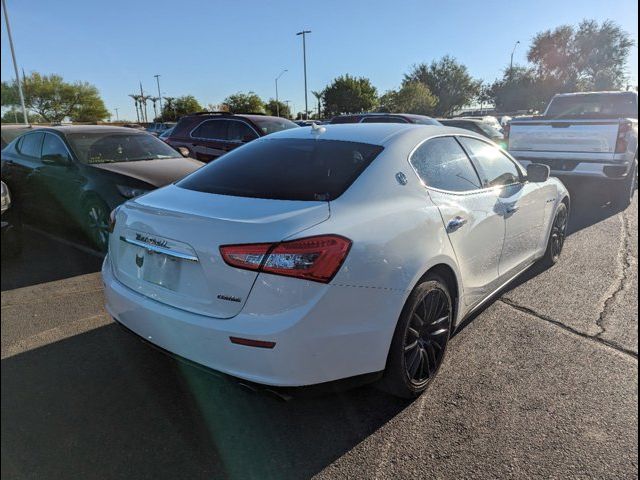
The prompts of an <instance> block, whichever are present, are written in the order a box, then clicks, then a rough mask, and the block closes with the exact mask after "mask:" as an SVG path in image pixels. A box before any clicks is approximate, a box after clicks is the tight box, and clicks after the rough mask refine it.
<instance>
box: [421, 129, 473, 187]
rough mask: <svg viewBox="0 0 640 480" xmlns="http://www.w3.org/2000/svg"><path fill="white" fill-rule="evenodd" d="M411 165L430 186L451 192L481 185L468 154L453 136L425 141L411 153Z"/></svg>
mask: <svg viewBox="0 0 640 480" xmlns="http://www.w3.org/2000/svg"><path fill="white" fill-rule="evenodd" d="M411 165H413V168H415V170H416V173H417V174H418V176H419V177H420V179H421V180H422V181H423V182H424V184H425V185H427V186H429V187H433V188H437V189H439V190H446V191H449V192H467V191H470V190H478V189H480V188H482V187H481V185H482V184H481V183H480V178H479V177H478V174H477V173H476V170H475V168H474V167H473V165H472V163H471V161H470V160H469V157H467V154H466V153H465V152H464V150H463V149H462V147H460V144H459V143H458V142H456V140H455V138H453V137H438V138H434V139H432V140H428V141H426V142H425V143H423V144H422V145H420V146H419V147H418V148H417V150H416V151H415V152H413V154H412V155H411Z"/></svg>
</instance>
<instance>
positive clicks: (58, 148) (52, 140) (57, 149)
mask: <svg viewBox="0 0 640 480" xmlns="http://www.w3.org/2000/svg"><path fill="white" fill-rule="evenodd" d="M47 155H60V156H61V157H62V158H64V159H65V160H67V161H71V159H70V158H69V151H68V150H67V147H65V145H64V143H62V140H60V139H59V138H58V137H57V136H55V135H52V134H51V133H47V134H46V135H45V136H44V142H43V143H42V156H43V157H44V156H47Z"/></svg>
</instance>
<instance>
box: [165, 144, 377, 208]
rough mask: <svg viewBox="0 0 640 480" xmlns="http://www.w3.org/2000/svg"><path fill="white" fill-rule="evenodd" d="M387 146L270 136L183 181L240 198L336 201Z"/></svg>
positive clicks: (198, 188)
mask: <svg viewBox="0 0 640 480" xmlns="http://www.w3.org/2000/svg"><path fill="white" fill-rule="evenodd" d="M382 150H383V147H380V146H378V145H370V144H367V143H356V142H342V141H337V140H314V139H293V138H265V139H263V140H258V141H254V142H251V143H248V144H246V145H244V146H242V147H240V148H237V149H235V150H233V151H231V152H229V153H227V154H226V155H224V156H223V157H222V158H220V159H219V160H216V161H214V162H212V163H210V164H208V165H207V166H205V167H203V168H201V169H200V170H198V171H197V172H195V173H194V174H192V175H189V176H188V177H187V178H185V179H184V180H182V181H180V182H178V183H177V185H178V186H179V187H182V188H186V189H189V190H196V191H198V192H207V193H217V194H220V195H233V196H237V197H254V198H269V199H277V200H307V201H330V200H334V199H336V198H338V197H339V196H340V195H342V193H343V192H344V191H345V190H346V189H347V188H349V186H350V185H351V184H352V183H353V182H354V181H355V180H356V178H358V176H359V175H360V174H361V173H362V172H363V171H364V169H365V168H367V166H368V165H369V164H370V163H371V162H372V161H373V159H374V158H376V156H378V154H379V153H380V152H381V151H382Z"/></svg>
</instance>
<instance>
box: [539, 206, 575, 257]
mask: <svg viewBox="0 0 640 480" xmlns="http://www.w3.org/2000/svg"><path fill="white" fill-rule="evenodd" d="M568 224H569V209H568V208H567V205H566V204H565V203H564V202H563V203H561V204H560V205H559V206H558V208H557V210H556V214H555V216H554V217H553V224H552V225H551V232H549V239H548V240H547V249H546V250H545V252H544V256H543V257H542V258H541V259H540V264H541V265H542V266H543V267H545V268H550V267H552V266H554V265H555V264H556V263H558V260H560V256H561V255H562V249H563V248H564V242H565V240H566V238H567V225H568Z"/></svg>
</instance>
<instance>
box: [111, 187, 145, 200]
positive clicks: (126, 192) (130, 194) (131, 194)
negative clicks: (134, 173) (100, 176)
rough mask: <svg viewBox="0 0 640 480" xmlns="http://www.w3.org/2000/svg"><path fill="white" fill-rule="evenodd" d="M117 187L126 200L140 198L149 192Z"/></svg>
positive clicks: (141, 189) (142, 189) (140, 189)
mask: <svg viewBox="0 0 640 480" xmlns="http://www.w3.org/2000/svg"><path fill="white" fill-rule="evenodd" d="M116 186H117V187H118V191H119V192H120V195H122V196H123V197H124V198H135V197H139V196H140V195H144V194H145V193H147V192H148V191H149V190H147V189H145V188H135V187H128V186H127V185H116Z"/></svg>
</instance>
